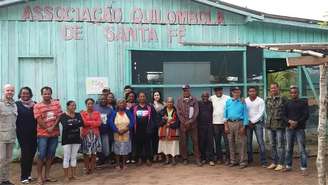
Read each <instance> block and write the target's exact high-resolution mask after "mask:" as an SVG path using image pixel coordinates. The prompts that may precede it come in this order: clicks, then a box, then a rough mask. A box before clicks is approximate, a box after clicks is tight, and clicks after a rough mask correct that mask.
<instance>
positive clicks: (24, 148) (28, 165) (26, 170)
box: [17, 133, 37, 180]
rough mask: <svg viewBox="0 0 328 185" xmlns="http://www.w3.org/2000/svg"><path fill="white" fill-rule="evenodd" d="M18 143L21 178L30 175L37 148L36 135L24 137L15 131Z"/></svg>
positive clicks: (26, 177) (24, 178) (23, 178)
mask: <svg viewBox="0 0 328 185" xmlns="http://www.w3.org/2000/svg"><path fill="white" fill-rule="evenodd" d="M17 139H18V143H19V145H20V148H21V163H20V166H21V180H26V179H28V177H30V176H31V173H32V165H33V159H34V155H35V153H36V148H37V137H36V136H35V137H34V136H32V137H26V136H22V134H20V133H17Z"/></svg>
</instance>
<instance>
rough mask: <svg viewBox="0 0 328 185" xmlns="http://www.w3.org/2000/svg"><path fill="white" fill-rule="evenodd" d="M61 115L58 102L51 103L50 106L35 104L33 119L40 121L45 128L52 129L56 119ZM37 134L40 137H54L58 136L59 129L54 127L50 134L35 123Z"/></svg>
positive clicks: (41, 103)
mask: <svg viewBox="0 0 328 185" xmlns="http://www.w3.org/2000/svg"><path fill="white" fill-rule="evenodd" d="M62 113H63V111H62V109H61V106H60V103H59V101H51V103H50V104H45V103H43V102H40V103H37V104H36V105H35V106H34V117H35V119H39V118H40V119H42V120H43V121H44V123H45V124H46V125H47V126H46V127H47V128H49V127H52V126H53V125H55V124H56V119H57V118H58V117H59V116H60V115H61V114H62ZM37 134H38V136H39V137H40V136H41V137H56V136H59V127H55V128H54V129H53V131H52V132H48V131H47V130H46V129H45V128H42V127H41V126H40V123H39V122H38V123H37Z"/></svg>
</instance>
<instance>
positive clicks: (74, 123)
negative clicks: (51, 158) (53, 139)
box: [60, 113, 83, 145]
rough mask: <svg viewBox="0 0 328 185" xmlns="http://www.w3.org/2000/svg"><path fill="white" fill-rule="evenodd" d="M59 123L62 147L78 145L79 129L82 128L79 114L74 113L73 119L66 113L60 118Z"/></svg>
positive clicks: (79, 139) (79, 141)
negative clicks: (61, 127)
mask: <svg viewBox="0 0 328 185" xmlns="http://www.w3.org/2000/svg"><path fill="white" fill-rule="evenodd" d="M60 123H61V124H62V126H63V133H62V145H66V144H80V143H81V138H80V127H82V126H83V121H82V117H81V115H80V114H79V113H75V116H74V118H72V117H70V116H68V115H67V114H66V113H65V114H62V115H61V116H60Z"/></svg>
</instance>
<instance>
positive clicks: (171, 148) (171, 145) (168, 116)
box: [158, 97, 180, 165]
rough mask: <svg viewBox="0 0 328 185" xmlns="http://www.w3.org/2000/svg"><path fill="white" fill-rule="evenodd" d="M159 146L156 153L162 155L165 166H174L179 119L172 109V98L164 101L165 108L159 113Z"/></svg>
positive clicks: (177, 152) (177, 144)
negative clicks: (163, 155) (164, 158)
mask: <svg viewBox="0 0 328 185" xmlns="http://www.w3.org/2000/svg"><path fill="white" fill-rule="evenodd" d="M159 126H160V127H159V130H158V133H159V144H158V153H164V154H165V157H166V160H165V164H170V157H171V162H172V165H176V159H175V158H176V156H177V155H179V154H180V151H179V119H178V115H177V112H176V109H175V107H174V100H173V98H172V97H168V98H167V99H166V106H165V107H164V109H163V110H162V111H161V121H160V123H159Z"/></svg>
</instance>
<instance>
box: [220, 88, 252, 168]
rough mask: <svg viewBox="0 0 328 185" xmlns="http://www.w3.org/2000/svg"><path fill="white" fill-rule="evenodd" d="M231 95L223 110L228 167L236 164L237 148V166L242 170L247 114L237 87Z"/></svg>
mask: <svg viewBox="0 0 328 185" xmlns="http://www.w3.org/2000/svg"><path fill="white" fill-rule="evenodd" d="M231 93H232V98H231V99H229V100H227V102H226V104H225V108H224V119H225V120H226V121H225V123H224V129H225V132H226V134H228V140H229V148H230V166H231V167H233V166H236V165H237V164H238V162H237V160H236V151H235V149H236V148H238V149H239V151H238V153H239V166H240V168H241V169H242V168H245V167H247V154H246V143H247V142H246V134H245V127H246V126H247V125H248V112H247V107H246V104H245V102H244V101H242V100H241V99H240V94H241V91H240V89H239V87H234V88H232V89H231ZM236 145H237V146H238V147H236Z"/></svg>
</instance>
